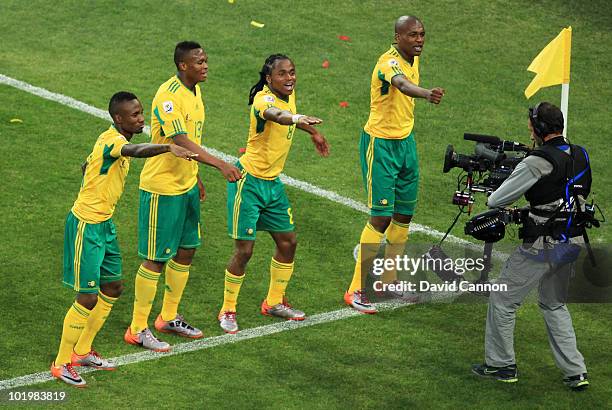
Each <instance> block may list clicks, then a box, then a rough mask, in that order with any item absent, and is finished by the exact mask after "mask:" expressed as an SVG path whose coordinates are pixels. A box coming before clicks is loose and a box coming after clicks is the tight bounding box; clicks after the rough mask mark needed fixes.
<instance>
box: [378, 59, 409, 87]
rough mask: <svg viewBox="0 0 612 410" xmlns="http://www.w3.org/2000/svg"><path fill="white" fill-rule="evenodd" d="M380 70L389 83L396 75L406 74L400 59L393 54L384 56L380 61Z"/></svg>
mask: <svg viewBox="0 0 612 410" xmlns="http://www.w3.org/2000/svg"><path fill="white" fill-rule="evenodd" d="M378 71H379V72H380V73H381V74H382V75H383V77H384V79H385V81H387V82H389V83H390V82H391V79H392V78H393V77H395V76H396V75H404V72H403V71H402V69H401V68H400V63H399V61H397V60H396V59H395V58H394V57H393V56H383V57H382V58H381V59H380V61H379V63H378Z"/></svg>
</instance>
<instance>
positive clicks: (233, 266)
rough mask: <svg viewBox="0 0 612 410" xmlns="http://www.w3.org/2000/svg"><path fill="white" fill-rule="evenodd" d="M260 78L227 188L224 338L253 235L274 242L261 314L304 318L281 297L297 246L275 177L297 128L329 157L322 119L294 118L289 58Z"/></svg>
mask: <svg viewBox="0 0 612 410" xmlns="http://www.w3.org/2000/svg"><path fill="white" fill-rule="evenodd" d="M259 75H260V78H259V81H258V82H257V84H255V85H254V86H253V87H252V88H251V92H250V95H249V105H251V111H250V128H249V137H248V140H247V147H246V152H245V154H244V155H243V156H242V157H241V158H240V159H239V161H238V166H239V167H240V168H241V169H242V173H243V178H242V179H241V180H240V181H239V182H238V183H236V184H228V185H227V214H228V233H229V235H230V236H231V237H232V238H234V239H235V251H234V255H233V256H232V258H231V259H230V261H229V264H228V266H227V269H226V271H225V290H224V297H223V306H222V308H221V311H220V312H219V315H218V319H219V324H220V326H221V328H222V329H223V330H224V331H225V332H226V333H236V332H238V323H237V321H236V304H237V299H238V293H239V291H240V286H241V285H242V281H243V279H244V274H245V269H246V265H247V263H248V262H249V260H250V259H251V255H252V254H253V246H254V245H255V236H256V234H257V231H268V232H269V233H270V235H271V236H272V239H273V240H274V242H275V243H276V251H275V253H274V256H273V257H272V261H271V264H270V288H269V290H268V295H267V297H266V298H265V299H264V301H263V302H262V304H261V313H262V314H264V315H268V316H275V317H279V318H282V319H286V320H304V318H305V317H306V315H305V314H304V312H302V311H299V310H297V309H294V308H293V307H291V306H290V305H289V304H288V303H287V300H286V298H285V289H286V288H287V284H288V282H289V279H290V278H291V274H292V273H293V258H294V256H295V248H296V246H297V241H296V236H295V232H294V231H293V229H294V226H293V215H292V212H291V205H290V204H289V200H288V199H287V194H286V193H285V189H284V186H283V183H282V182H281V181H280V178H279V174H280V173H281V172H282V170H283V167H284V165H285V160H286V159H287V155H288V154H289V149H290V148H291V143H292V141H293V133H294V131H295V128H299V129H301V130H303V131H306V132H307V133H309V134H310V137H311V139H312V142H313V143H314V145H315V148H316V150H317V151H318V152H319V154H321V155H323V156H327V155H329V145H328V143H327V141H326V140H325V137H324V136H323V135H321V133H319V131H317V129H316V128H315V127H313V125H317V124H320V123H321V120H320V119H319V118H316V117H310V116H306V115H301V114H297V110H296V106H295V91H294V87H295V83H296V74H295V66H294V65H293V62H292V61H291V60H290V59H289V57H287V56H284V55H281V54H274V55H271V56H269V57H268V58H267V59H266V61H265V63H264V65H263V68H262V70H261V72H260V73H259Z"/></svg>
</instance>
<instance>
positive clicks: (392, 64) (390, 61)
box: [389, 59, 399, 67]
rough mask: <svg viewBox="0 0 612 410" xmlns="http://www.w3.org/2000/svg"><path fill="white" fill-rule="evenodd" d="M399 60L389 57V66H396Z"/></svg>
mask: <svg viewBox="0 0 612 410" xmlns="http://www.w3.org/2000/svg"><path fill="white" fill-rule="evenodd" d="M398 66H399V62H398V61H397V60H394V59H391V60H389V67H398Z"/></svg>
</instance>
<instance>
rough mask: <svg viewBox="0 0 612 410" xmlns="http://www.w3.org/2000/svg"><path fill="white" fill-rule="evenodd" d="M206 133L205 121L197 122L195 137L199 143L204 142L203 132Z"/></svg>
mask: <svg viewBox="0 0 612 410" xmlns="http://www.w3.org/2000/svg"><path fill="white" fill-rule="evenodd" d="M203 131H204V121H196V123H195V136H196V138H197V139H198V141H201V140H202V132H203Z"/></svg>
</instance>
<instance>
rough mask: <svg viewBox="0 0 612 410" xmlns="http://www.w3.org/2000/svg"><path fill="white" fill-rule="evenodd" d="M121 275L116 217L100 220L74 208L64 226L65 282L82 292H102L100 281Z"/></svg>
mask: <svg viewBox="0 0 612 410" xmlns="http://www.w3.org/2000/svg"><path fill="white" fill-rule="evenodd" d="M120 279H121V252H120V251H119V243H118V242H117V231H116V229H115V224H114V223H113V220H112V219H109V220H107V221H104V222H100V223H97V224H89V223H87V222H84V221H81V220H79V219H78V218H77V217H76V216H75V215H74V214H73V213H72V211H70V212H69V213H68V216H67V217H66V226H65V228H64V279H63V283H64V285H66V286H68V287H71V288H72V289H74V290H75V291H77V292H80V293H98V291H99V289H100V283H108V282H114V281H117V280H120Z"/></svg>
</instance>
